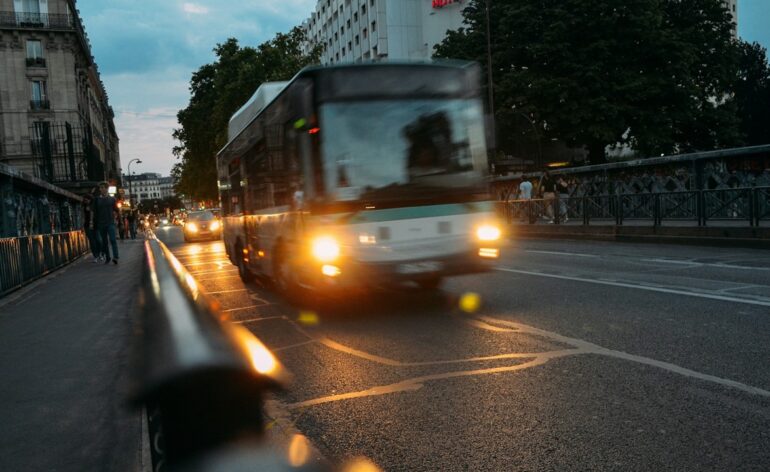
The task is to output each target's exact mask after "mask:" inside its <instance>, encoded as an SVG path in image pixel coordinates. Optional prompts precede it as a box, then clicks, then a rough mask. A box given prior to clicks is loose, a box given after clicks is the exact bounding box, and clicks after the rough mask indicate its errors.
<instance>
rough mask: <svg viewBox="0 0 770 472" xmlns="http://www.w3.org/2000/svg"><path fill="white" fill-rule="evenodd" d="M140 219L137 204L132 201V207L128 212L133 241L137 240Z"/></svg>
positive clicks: (129, 229)
mask: <svg viewBox="0 0 770 472" xmlns="http://www.w3.org/2000/svg"><path fill="white" fill-rule="evenodd" d="M138 217H139V210H137V209H136V203H135V202H134V201H133V200H132V201H131V206H130V207H129V210H128V215H127V218H126V219H127V220H128V232H129V233H130V234H131V239H136V220H137V219H138Z"/></svg>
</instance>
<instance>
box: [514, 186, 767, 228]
mask: <svg viewBox="0 0 770 472" xmlns="http://www.w3.org/2000/svg"><path fill="white" fill-rule="evenodd" d="M501 205H502V213H503V215H504V216H505V218H506V220H507V221H508V222H509V223H520V222H524V223H530V224H532V223H536V222H538V221H541V220H542V219H545V220H546V221H553V222H554V223H557V224H559V223H568V222H570V221H572V222H573V223H575V222H577V223H582V224H583V225H589V224H614V225H622V224H624V223H626V222H631V223H637V224H638V223H641V224H644V223H649V224H651V225H654V226H661V225H663V224H664V223H667V224H683V225H692V226H707V225H709V224H713V223H719V224H725V223H727V224H729V225H731V226H735V225H747V226H760V225H762V224H764V223H768V222H770V187H743V188H729V189H716V190H689V191H682V192H657V193H633V194H619V195H594V196H582V197H568V198H559V197H558V196H556V198H552V199H532V200H513V201H510V202H502V203H501Z"/></svg>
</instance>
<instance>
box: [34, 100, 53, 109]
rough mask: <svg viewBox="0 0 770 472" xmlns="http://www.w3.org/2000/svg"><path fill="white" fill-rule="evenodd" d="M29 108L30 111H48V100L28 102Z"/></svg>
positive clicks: (49, 104)
mask: <svg viewBox="0 0 770 472" xmlns="http://www.w3.org/2000/svg"><path fill="white" fill-rule="evenodd" d="M29 108H30V110H49V109H50V108H51V103H50V102H49V101H48V100H30V101H29Z"/></svg>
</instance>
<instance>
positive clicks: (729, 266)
mask: <svg viewBox="0 0 770 472" xmlns="http://www.w3.org/2000/svg"><path fill="white" fill-rule="evenodd" d="M642 260H643V261H645V262H655V263H663V264H677V265H689V266H692V267H714V268H717V269H736V270H759V271H763V272H766V271H770V267H751V266H743V265H737V264H726V263H725V264H723V263H721V262H717V263H709V262H697V261H679V260H675V259H642Z"/></svg>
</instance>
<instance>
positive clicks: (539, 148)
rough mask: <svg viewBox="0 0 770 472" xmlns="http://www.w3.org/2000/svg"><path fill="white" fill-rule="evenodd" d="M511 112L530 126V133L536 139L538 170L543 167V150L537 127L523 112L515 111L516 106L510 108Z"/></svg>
mask: <svg viewBox="0 0 770 472" xmlns="http://www.w3.org/2000/svg"><path fill="white" fill-rule="evenodd" d="M511 110H512V111H513V112H514V113H516V114H518V115H521V116H523V117H524V119H525V120H527V121H528V122H529V124H530V125H532V131H534V132H535V138H537V168H538V169H540V167H541V166H542V165H543V148H542V146H541V144H540V133H539V132H538V131H537V125H536V124H535V120H533V119H532V118H530V116H529V115H527V114H526V113H524V112H523V111H519V110H517V109H516V106H515V105H514V106H512V107H511Z"/></svg>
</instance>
